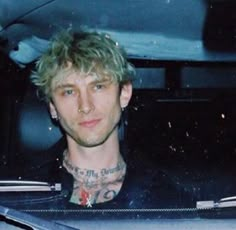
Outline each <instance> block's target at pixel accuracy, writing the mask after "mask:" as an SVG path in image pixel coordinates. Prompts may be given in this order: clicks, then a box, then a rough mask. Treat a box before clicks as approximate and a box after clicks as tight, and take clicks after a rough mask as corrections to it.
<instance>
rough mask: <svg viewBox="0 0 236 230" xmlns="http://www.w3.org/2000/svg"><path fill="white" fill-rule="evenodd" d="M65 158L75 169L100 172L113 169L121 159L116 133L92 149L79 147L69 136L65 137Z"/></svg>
mask: <svg viewBox="0 0 236 230" xmlns="http://www.w3.org/2000/svg"><path fill="white" fill-rule="evenodd" d="M67 145H68V149H67V156H68V160H69V161H70V162H72V164H73V165H74V166H75V167H78V168H83V169H90V170H95V171H96V170H100V169H102V168H111V167H115V166H116V165H117V163H118V162H119V161H120V159H121V155H120V150H119V140H118V132H113V133H112V134H111V135H110V136H109V138H108V139H107V140H106V141H105V142H104V143H102V144H101V145H97V146H94V147H85V146H81V145H79V144H78V143H77V142H76V141H75V140H74V139H72V138H71V137H70V136H67Z"/></svg>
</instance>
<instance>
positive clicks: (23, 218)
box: [0, 206, 78, 230]
mask: <svg viewBox="0 0 236 230" xmlns="http://www.w3.org/2000/svg"><path fill="white" fill-rule="evenodd" d="M0 216H4V217H5V218H6V219H9V220H13V221H15V222H17V223H20V224H23V225H26V226H28V227H31V228H33V229H35V230H49V229H51V230H54V229H55V230H78V228H73V227H70V226H65V225H62V224H59V223H56V222H53V221H47V220H43V219H41V218H38V217H35V216H32V215H29V214H27V213H23V212H19V211H16V210H14V209H10V208H7V207H4V206H0Z"/></svg>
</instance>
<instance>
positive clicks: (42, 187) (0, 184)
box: [0, 180, 61, 192]
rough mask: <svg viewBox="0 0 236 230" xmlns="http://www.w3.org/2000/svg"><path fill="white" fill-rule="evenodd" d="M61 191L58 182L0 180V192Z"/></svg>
mask: <svg viewBox="0 0 236 230" xmlns="http://www.w3.org/2000/svg"><path fill="white" fill-rule="evenodd" d="M34 191H35V192H41V191H61V184H60V183H48V182H40V181H25V180H0V192H34Z"/></svg>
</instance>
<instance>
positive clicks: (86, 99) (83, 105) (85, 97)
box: [78, 90, 95, 114]
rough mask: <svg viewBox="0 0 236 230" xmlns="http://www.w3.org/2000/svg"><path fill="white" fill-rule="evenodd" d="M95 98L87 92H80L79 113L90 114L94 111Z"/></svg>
mask: <svg viewBox="0 0 236 230" xmlns="http://www.w3.org/2000/svg"><path fill="white" fill-rule="evenodd" d="M94 108H95V107H94V104H93V98H92V96H91V95H90V94H89V92H88V91H87V90H85V91H84V92H80V95H79V102H78V111H79V113H84V114H88V113H90V112H91V111H93V110H94Z"/></svg>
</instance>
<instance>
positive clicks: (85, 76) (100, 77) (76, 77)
mask: <svg viewBox="0 0 236 230" xmlns="http://www.w3.org/2000/svg"><path fill="white" fill-rule="evenodd" d="M97 81H112V77H110V76H109V75H106V74H104V73H97V72H89V73H84V72H81V71H78V70H73V69H71V70H64V71H61V72H59V73H58V74H57V75H56V76H55V77H54V78H53V79H52V82H51V88H52V89H55V88H58V87H60V86H62V85H65V84H72V85H77V84H79V83H81V82H85V83H87V84H89V83H92V82H97Z"/></svg>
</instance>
